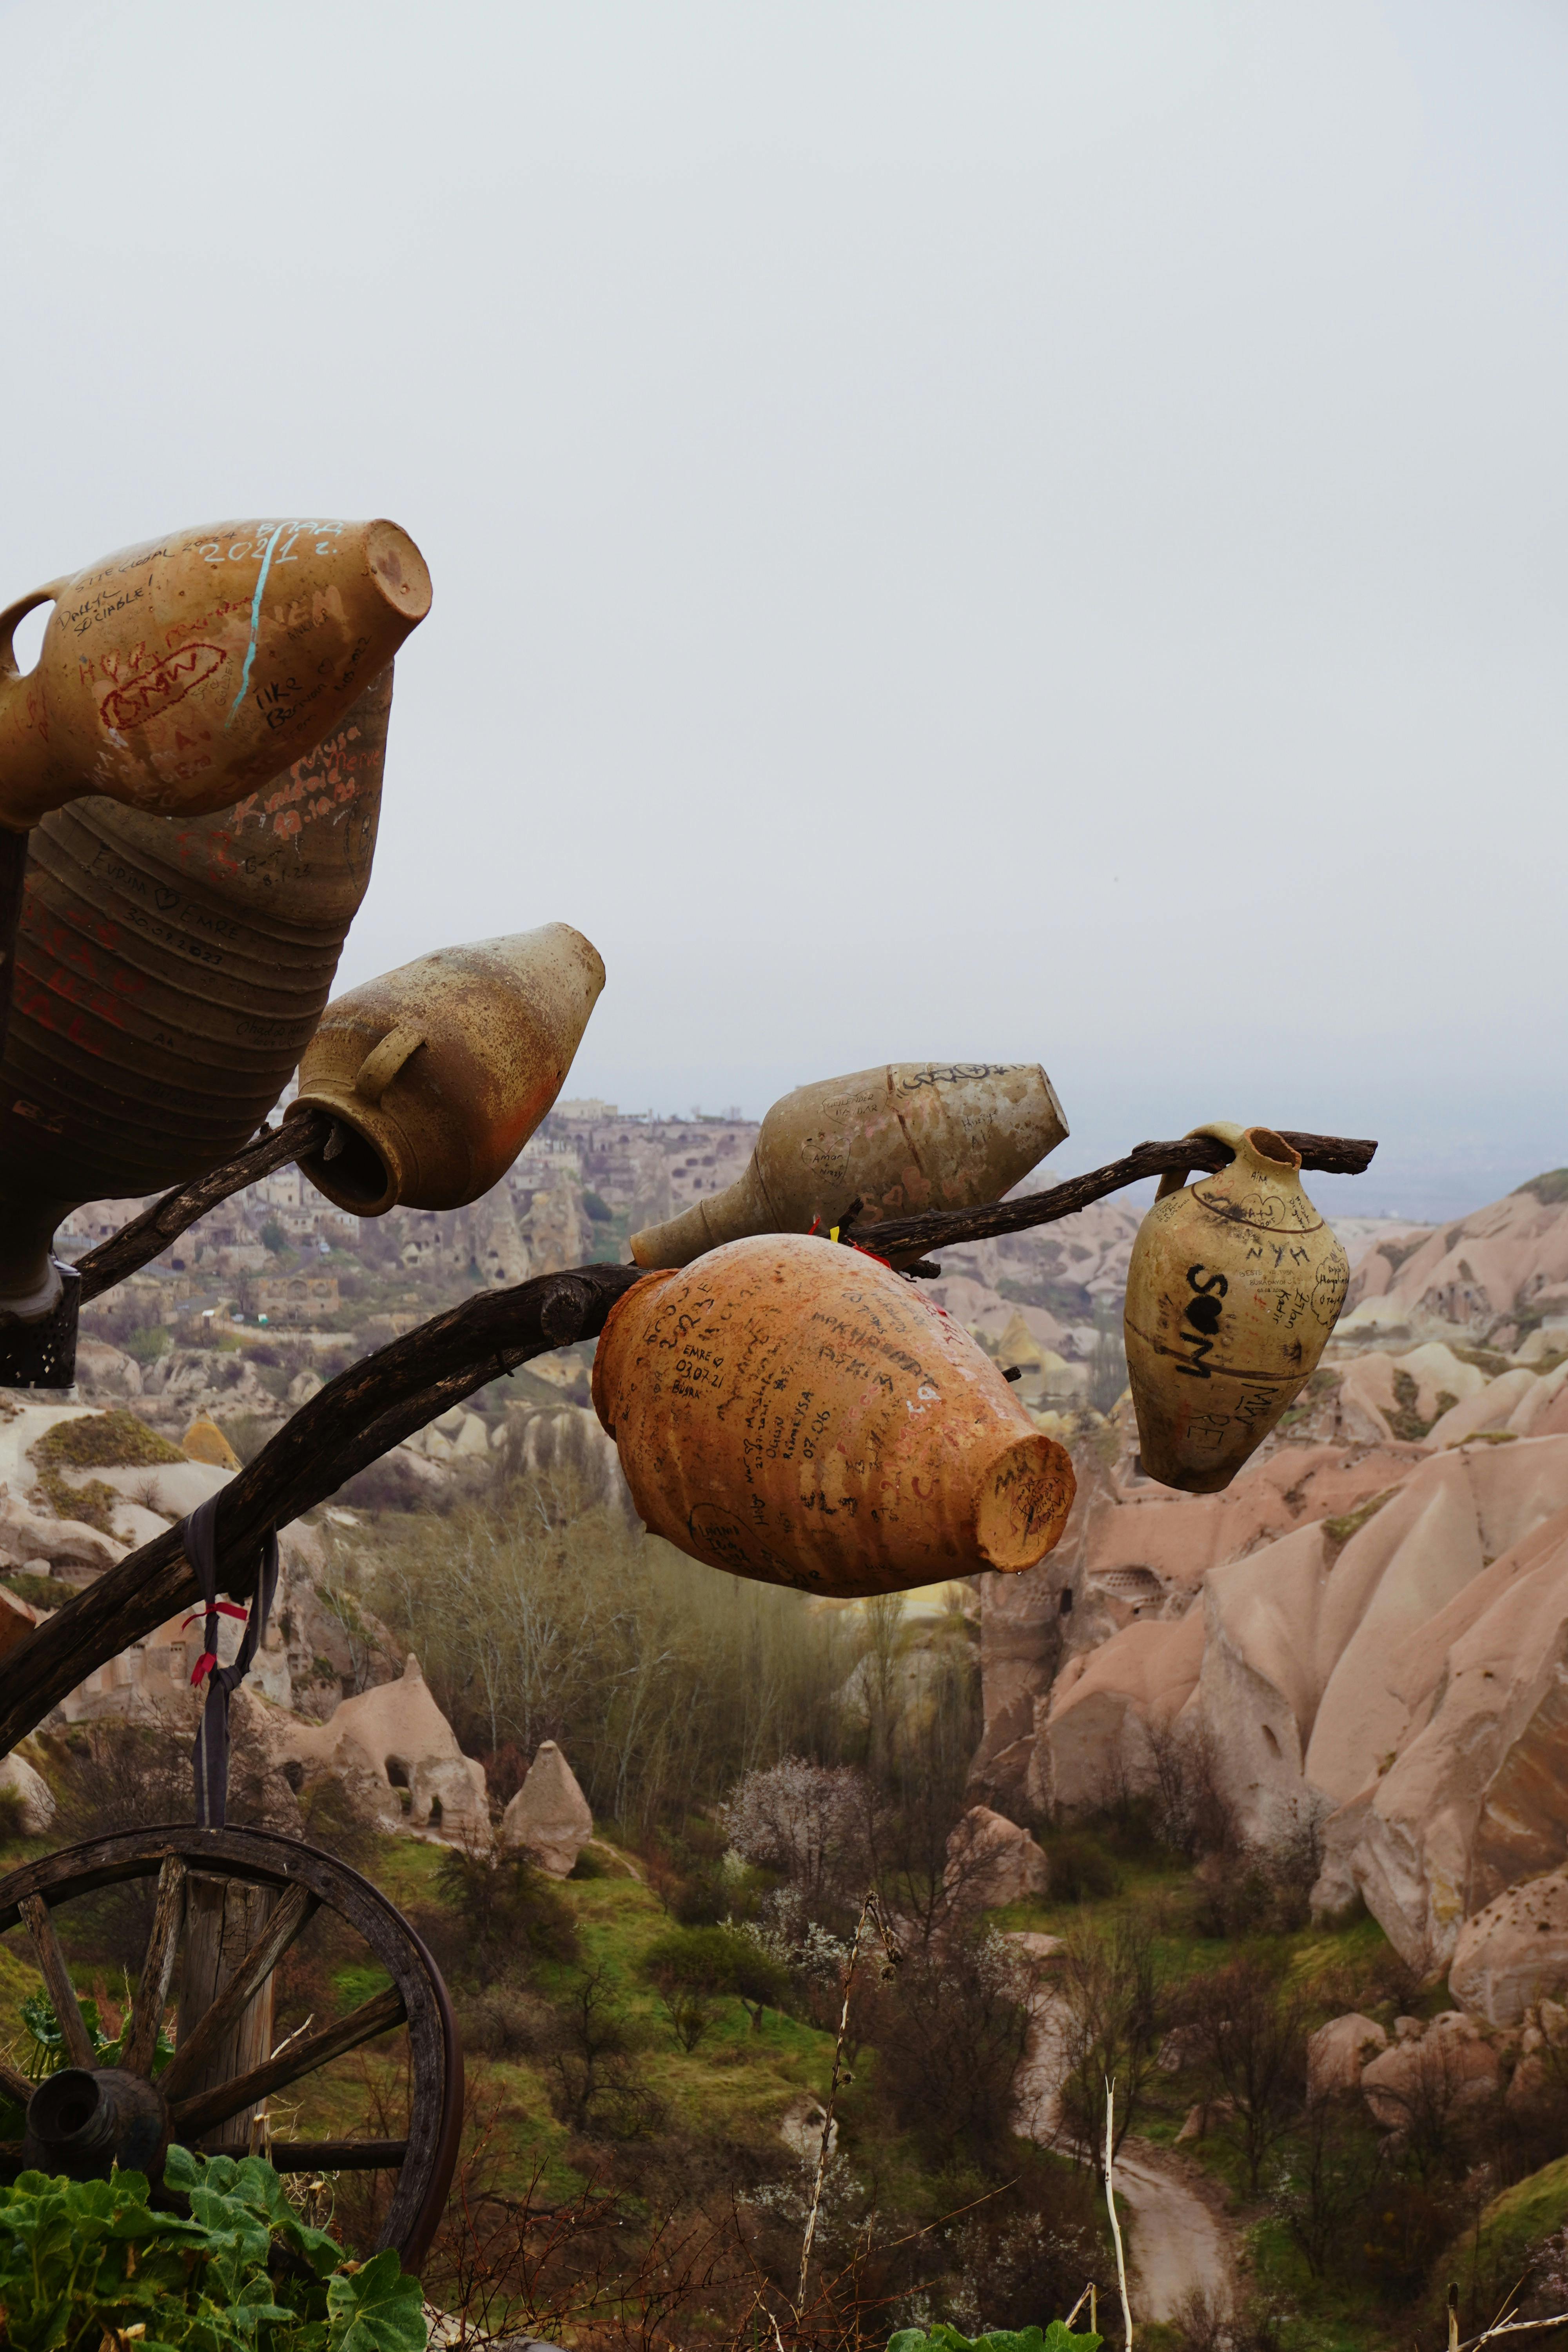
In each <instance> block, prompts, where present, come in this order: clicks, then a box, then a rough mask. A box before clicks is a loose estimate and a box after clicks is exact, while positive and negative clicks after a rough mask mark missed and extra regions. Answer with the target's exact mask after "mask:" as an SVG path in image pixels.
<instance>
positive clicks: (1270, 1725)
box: [1195, 1439, 1568, 1916]
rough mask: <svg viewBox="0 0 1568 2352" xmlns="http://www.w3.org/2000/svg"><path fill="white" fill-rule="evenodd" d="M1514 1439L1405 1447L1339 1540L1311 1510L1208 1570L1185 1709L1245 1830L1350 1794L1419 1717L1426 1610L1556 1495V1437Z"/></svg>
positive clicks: (1435, 1607) (1561, 1464)
mask: <svg viewBox="0 0 1568 2352" xmlns="http://www.w3.org/2000/svg"><path fill="white" fill-rule="evenodd" d="M1521 1446H1522V1447H1523V1449H1524V1450H1523V1452H1522V1453H1521ZM1515 1456H1517V1457H1518V1458H1517V1459H1514V1458H1510V1457H1515ZM1411 1458H1412V1459H1413V1460H1414V1463H1415V1466H1414V1467H1413V1468H1410V1469H1407V1470H1406V1471H1405V1475H1404V1476H1403V1478H1401V1479H1399V1480H1398V1481H1397V1482H1396V1484H1395V1485H1394V1486H1393V1487H1392V1488H1391V1489H1386V1490H1384V1492H1385V1494H1386V1496H1387V1499H1386V1500H1384V1502H1383V1504H1382V1506H1381V1507H1380V1508H1378V1509H1376V1510H1374V1511H1373V1513H1372V1514H1371V1515H1370V1516H1368V1517H1365V1518H1364V1520H1363V1524H1361V1525H1360V1526H1359V1527H1355V1526H1354V1524H1353V1517H1354V1515H1353V1514H1352V1517H1351V1520H1350V1522H1349V1524H1348V1540H1345V1541H1343V1542H1342V1543H1341V1542H1340V1541H1339V1540H1337V1539H1336V1538H1338V1537H1340V1536H1341V1535H1342V1533H1345V1532H1347V1522H1346V1521H1344V1520H1341V1521H1339V1522H1337V1523H1336V1524H1334V1525H1332V1526H1330V1525H1327V1524H1324V1523H1319V1524H1317V1525H1314V1526H1312V1527H1308V1528H1300V1529H1298V1530H1297V1531H1296V1532H1295V1533H1294V1534H1292V1535H1289V1536H1287V1537H1283V1538H1280V1539H1279V1541H1277V1542H1275V1543H1273V1544H1268V1545H1265V1546H1264V1547H1262V1548H1261V1549H1258V1550H1257V1551H1254V1552H1252V1553H1249V1554H1248V1555H1247V1558H1245V1559H1236V1560H1231V1561H1228V1562H1226V1564H1225V1565H1223V1566H1222V1567H1219V1568H1216V1569H1215V1570H1212V1571H1211V1573H1210V1575H1209V1578H1208V1581H1207V1587H1206V1590H1205V1631H1206V1641H1205V1650H1204V1657H1203V1665H1202V1671H1201V1675H1200V1682H1199V1696H1198V1699H1197V1701H1196V1703H1195V1712H1196V1714H1197V1716H1198V1717H1199V1719H1200V1720H1201V1721H1202V1723H1203V1724H1204V1726H1205V1729H1206V1731H1207V1733H1208V1735H1209V1738H1210V1744H1211V1747H1212V1749H1213V1752H1214V1754H1215V1759H1216V1761H1217V1763H1218V1765H1219V1768H1220V1771H1221V1775H1222V1780H1223V1784H1224V1786H1225V1789H1226V1794H1227V1795H1228V1796H1229V1797H1230V1799H1231V1801H1232V1802H1233V1803H1234V1804H1235V1805H1236V1806H1237V1810H1238V1811H1239V1813H1240V1816H1241V1820H1242V1824H1243V1827H1244V1828H1245V1829H1246V1831H1247V1833H1248V1834H1249V1835H1250V1836H1252V1837H1254V1838H1256V1839H1258V1840H1260V1841H1263V1842H1268V1841H1269V1840H1272V1839H1275V1838H1278V1837H1279V1836H1282V1835H1286V1834H1288V1833H1289V1832H1290V1831H1291V1829H1292V1828H1294V1827H1295V1826H1297V1825H1299V1824H1300V1822H1302V1821H1303V1820H1304V1819H1306V1818H1308V1817H1310V1816H1311V1815H1312V1814H1314V1813H1321V1812H1323V1811H1329V1810H1331V1809H1332V1807H1333V1806H1336V1805H1339V1806H1342V1805H1344V1804H1346V1803H1348V1802H1349V1801H1352V1799H1354V1798H1355V1797H1356V1795H1357V1793H1358V1792H1359V1791H1361V1790H1364V1789H1365V1788H1366V1787H1367V1786H1368V1784H1369V1783H1371V1782H1373V1781H1374V1780H1376V1778H1377V1775H1378V1773H1379V1772H1380V1771H1384V1770H1386V1769H1388V1767H1389V1766H1390V1765H1391V1764H1392V1763H1393V1761H1394V1758H1395V1756H1396V1755H1397V1754H1398V1753H1399V1752H1400V1750H1401V1749H1402V1748H1403V1746H1404V1745H1405V1742H1406V1740H1407V1739H1408V1738H1410V1736H1411V1735H1412V1733H1413V1731H1414V1730H1415V1728H1416V1727H1418V1724H1419V1722H1420V1720H1422V1719H1423V1715H1422V1710H1424V1709H1425V1708H1426V1706H1427V1705H1428V1703H1429V1700H1430V1696H1431V1694H1432V1691H1433V1688H1434V1685H1435V1681H1436V1675H1437V1673H1438V1672H1439V1671H1440V1653H1439V1652H1436V1651H1435V1650H1434V1647H1433V1643H1432V1639H1431V1621H1432V1620H1433V1618H1434V1617H1436V1616H1437V1615H1438V1614H1439V1612H1442V1611H1443V1610H1444V1609H1445V1608H1446V1607H1447V1605H1448V1603H1449V1602H1450V1601H1453V1600H1454V1599H1455V1597H1456V1596H1458V1595H1459V1594H1461V1593H1462V1592H1463V1591H1465V1590H1466V1589H1467V1588H1468V1586H1469V1585H1470V1584H1471V1583H1472V1582H1473V1581H1474V1580H1476V1579H1477V1578H1479V1576H1480V1575H1481V1574H1482V1572H1483V1570H1485V1568H1486V1566H1487V1563H1488V1562H1489V1560H1490V1559H1492V1558H1493V1557H1494V1556H1496V1555H1498V1554H1500V1553H1502V1552H1504V1551H1506V1550H1508V1549H1509V1548H1510V1545H1512V1544H1513V1543H1515V1542H1516V1541H1518V1540H1519V1539H1520V1538H1522V1537H1523V1536H1524V1535H1526V1534H1527V1533H1528V1532H1529V1531H1530V1530H1531V1528H1535V1527H1538V1526H1539V1525H1540V1524H1541V1523H1542V1520H1544V1519H1546V1518H1547V1517H1550V1516H1551V1515H1552V1513H1553V1512H1554V1511H1556V1510H1557V1509H1559V1508H1561V1507H1564V1506H1568V1446H1565V1445H1564V1444H1563V1442H1562V1441H1561V1440H1559V1439H1549V1440H1545V1441H1540V1440H1537V1441H1521V1445H1509V1446H1506V1447H1490V1446H1482V1447H1466V1448H1465V1449H1463V1450H1462V1451H1460V1452H1458V1453H1453V1454H1440V1455H1438V1456H1436V1457H1430V1456H1428V1457H1426V1458H1422V1457H1420V1456H1414V1457H1411ZM1367 1499H1368V1500H1369V1501H1375V1500H1376V1497H1375V1496H1369V1497H1368V1498H1367ZM1350 1892H1351V1889H1350V1888H1349V1886H1348V1885H1347V1886H1345V1887H1344V1888H1343V1890H1342V1895H1343V1896H1344V1897H1348V1895H1349V1893H1350ZM1324 1899H1325V1903H1327V1901H1328V1891H1327V1890H1326V1889H1325V1897H1324ZM1373 1907H1374V1908H1375V1907H1376V1906H1373ZM1380 1916H1381V1914H1380Z"/></svg>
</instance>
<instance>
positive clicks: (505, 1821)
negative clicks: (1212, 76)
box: [500, 1739, 594, 1878]
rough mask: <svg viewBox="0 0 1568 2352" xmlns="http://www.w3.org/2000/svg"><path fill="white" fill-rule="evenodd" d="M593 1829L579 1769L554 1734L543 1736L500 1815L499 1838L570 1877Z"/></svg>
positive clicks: (533, 1860)
mask: <svg viewBox="0 0 1568 2352" xmlns="http://www.w3.org/2000/svg"><path fill="white" fill-rule="evenodd" d="M593 1834H594V1815H593V1811H592V1810H591V1808H590V1806H589V1803H588V1800H587V1798H586V1797H585V1796H584V1794H583V1790H582V1785H581V1783H580V1782H579V1780H578V1779H577V1775H576V1774H575V1772H574V1770H573V1769H572V1767H571V1765H570V1764H568V1762H567V1761H566V1759H565V1757H564V1756H563V1754H562V1752H561V1750H560V1748H558V1747H557V1746H556V1744H555V1742H554V1740H553V1739H542V1740H541V1741H540V1743H539V1748H538V1752H537V1754H536V1755H535V1757H534V1759H533V1761H532V1763H531V1765H530V1766H529V1768H528V1772H527V1775H526V1777H525V1779H524V1780H523V1784H522V1786H521V1789H520V1790H518V1792H517V1794H516V1796H515V1797H514V1798H513V1799H512V1801H511V1802H510V1805H508V1807H507V1809H506V1811H505V1812H504V1813H503V1814H502V1815H501V1825H500V1835H501V1843H502V1845H504V1846H507V1847H510V1849H511V1850H512V1851H513V1852H515V1853H526V1855H527V1856H528V1859H529V1860H530V1862H531V1863H532V1864H534V1866H535V1868H536V1869H539V1870H542V1871H543V1872H545V1874H547V1875H548V1876H549V1877H551V1878H570V1876H571V1875H572V1871H573V1866H574V1864H575V1862H576V1860H577V1856H578V1855H579V1854H580V1853H582V1851H583V1848H584V1846H585V1845H586V1844H587V1843H588V1840H589V1839H590V1838H591V1837H592V1836H593Z"/></svg>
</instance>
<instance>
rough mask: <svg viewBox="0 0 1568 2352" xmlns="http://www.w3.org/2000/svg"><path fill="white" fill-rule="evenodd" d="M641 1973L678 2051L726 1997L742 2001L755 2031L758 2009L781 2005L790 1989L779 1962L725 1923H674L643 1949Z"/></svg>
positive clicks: (694, 2039) (692, 2044)
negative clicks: (652, 1990) (664, 2013)
mask: <svg viewBox="0 0 1568 2352" xmlns="http://www.w3.org/2000/svg"><path fill="white" fill-rule="evenodd" d="M642 1974H643V1975H644V1977H645V1978H646V1979H647V1981H648V1983H649V1984H651V1985H652V1986H654V1987H655V1989H656V1990H657V1991H658V1995H659V1998H660V2000H662V2001H663V2002H664V2005H665V2009H666V2011H667V2013H668V2018H669V2021H670V2025H671V2028H672V2029H673V2031H674V2033H675V2037H676V2040H677V2041H678V2042H679V2043H680V2046H681V2048H682V2049H683V2050H695V2048H696V2047H697V2044H698V2042H700V2040H701V2038H702V2035H703V2034H704V2033H705V2032H706V2031H707V2029H708V2027H709V2025H710V2024H711V2023H712V2021H713V2018H714V2015H715V2013H716V2010H717V2004H718V2002H719V2001H720V2000H722V1999H723V1998H724V1997H725V1996H726V1995H730V1996H732V1997H733V1998H734V1999H736V2000H740V2001H742V2003H743V2004H744V2006H745V2008H746V2010H747V2011H748V2013H749V2014H750V2017H751V2020H752V2032H753V2033H754V2032H757V2031H758V2030H759V2028H760V2027H761V2025H762V2021H763V2011H765V2010H769V2009H782V2008H783V2007H784V2002H785V2000H786V1999H787V1997H788V1992H789V1971H788V1970H787V1969H786V1968H785V1967H784V1963H783V1961H782V1960H780V1959H777V1958H775V1957H774V1956H773V1953H772V1952H770V1951H768V1950H767V1949H766V1948H765V1947H764V1946H763V1945H762V1944H759V1943H757V1942H756V1941H755V1939H754V1938H753V1937H750V1936H737V1935H735V1934H734V1933H733V1932H732V1931H731V1929H729V1928H727V1927H678V1928H676V1929H675V1930H674V1931H673V1932H672V1933H671V1934H669V1935H668V1936H661V1937H659V1938H658V1942H657V1943H656V1944H653V1945H650V1947H649V1948H648V1950H647V1952H646V1953H645V1955H644V1957H643V1961H642Z"/></svg>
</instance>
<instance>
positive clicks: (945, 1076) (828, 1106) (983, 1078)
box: [632, 1062, 1068, 1265]
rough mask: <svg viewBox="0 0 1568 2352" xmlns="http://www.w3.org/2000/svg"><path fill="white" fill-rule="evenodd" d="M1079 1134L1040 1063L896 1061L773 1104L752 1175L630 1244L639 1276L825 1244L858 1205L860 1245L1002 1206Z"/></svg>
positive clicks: (749, 1171)
mask: <svg viewBox="0 0 1568 2352" xmlns="http://www.w3.org/2000/svg"><path fill="white" fill-rule="evenodd" d="M1067 1131H1068V1127H1067V1121H1066V1119H1065V1118H1063V1117H1062V1107H1061V1105H1060V1103H1059V1102H1058V1100H1057V1097H1056V1093H1055V1090H1054V1089H1053V1087H1052V1086H1051V1082H1050V1080H1049V1078H1047V1076H1046V1074H1045V1072H1044V1070H1042V1069H1041V1068H1040V1067H1039V1066H1038V1064H1037V1063H1034V1062H945V1063H942V1062H889V1063H887V1064H885V1065H884V1066H883V1067H882V1068H880V1069H877V1070H857V1071H855V1072H854V1074H853V1075H852V1076H849V1077H847V1078H823V1079H820V1080H819V1081H818V1082H817V1084H816V1085H815V1086H809V1087H796V1088H795V1092H794V1094H792V1095H785V1096H784V1099H783V1101H782V1102H776V1103H774V1105H773V1108H772V1110H770V1111H769V1113H768V1115H767V1117H766V1118H764V1119H763V1124H762V1131H761V1133H760V1134H759V1135H758V1137H757V1140H756V1146H755V1149H754V1150H753V1151H752V1157H751V1160H750V1161H749V1162H748V1164H747V1166H746V1168H745V1170H744V1171H743V1172H742V1175H740V1176H739V1177H738V1178H737V1179H736V1181H735V1182H734V1183H733V1184H731V1186H730V1187H729V1188H728V1190H727V1191H725V1192H716V1193H715V1194H714V1196H713V1198H712V1199H711V1200H710V1201H698V1202H694V1203H693V1205H692V1206H691V1207H690V1208H689V1209H688V1210H686V1211H685V1212H684V1213H683V1214H682V1215H680V1216H679V1217H673V1218H671V1219H670V1221H669V1223H668V1224H663V1225H650V1226H649V1227H648V1228H647V1231H646V1232H645V1233H640V1234H633V1235H632V1255H633V1257H634V1258H635V1259H636V1261H637V1265H690V1263H691V1261H692V1259H693V1258H696V1257H700V1256H701V1255H702V1253H703V1251H704V1250H710V1249H717V1248H718V1247H719V1246H720V1244H721V1243H723V1242H732V1241H739V1240H740V1239H741V1237H742V1234H804V1233H809V1232H810V1231H811V1229H812V1227H813V1225H814V1224H815V1225H816V1226H818V1227H820V1229H821V1230H822V1232H824V1233H827V1232H829V1231H830V1230H831V1228H832V1227H833V1226H834V1225H836V1224H837V1223H838V1222H839V1220H840V1219H841V1218H842V1217H843V1215H844V1213H845V1212H846V1210H847V1208H848V1207H849V1205H850V1203H851V1202H852V1201H854V1200H855V1199H856V1198H857V1196H858V1198H859V1201H860V1203H861V1206H860V1213H859V1215H858V1217H857V1219H856V1221H855V1232H856V1234H857V1237H858V1238H860V1239H864V1240H867V1241H869V1240H870V1238H871V1232H870V1229H871V1228H872V1227H873V1226H874V1225H876V1224H877V1223H879V1221H880V1219H882V1218H883V1217H907V1216H912V1215H914V1214H915V1213H917V1212H918V1211H920V1210H922V1209H967V1208H973V1207H974V1206H975V1205H976V1204H977V1203H978V1202H983V1201H998V1200H1000V1199H1001V1197H1002V1195H1003V1194H1004V1193H1005V1192H1011V1190H1012V1188H1013V1186H1014V1185H1015V1184H1016V1183H1017V1182H1018V1181H1019V1180H1020V1178H1022V1177H1024V1176H1026V1175H1027V1174H1028V1172H1029V1171H1030V1169H1031V1168H1033V1167H1034V1165H1035V1163H1036V1161H1037V1160H1043V1159H1044V1158H1045V1156H1046V1154H1047V1151H1054V1150H1056V1148H1057V1145H1058V1143H1059V1142H1060V1141H1061V1140H1062V1138H1063V1137H1064V1136H1065V1135H1066V1133H1067Z"/></svg>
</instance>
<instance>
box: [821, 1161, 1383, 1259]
mask: <svg viewBox="0 0 1568 2352" xmlns="http://www.w3.org/2000/svg"><path fill="white" fill-rule="evenodd" d="M1278 1132H1279V1134H1281V1135H1282V1136H1283V1137H1284V1139H1285V1141H1286V1142H1287V1143H1288V1144H1289V1145H1290V1146H1291V1148H1292V1150H1296V1151H1299V1152H1300V1155H1301V1165H1302V1167H1303V1168H1304V1169H1305V1168H1316V1169H1321V1170H1324V1171H1327V1172H1328V1173H1330V1174H1332V1175H1336V1176H1360V1175H1363V1174H1364V1173H1365V1171H1366V1170H1367V1169H1368V1168H1369V1167H1370V1165H1371V1164H1372V1157H1373V1152H1374V1151H1375V1150H1377V1146H1376V1144H1375V1143H1370V1142H1367V1141H1366V1140H1365V1139H1363V1138H1361V1137H1358V1136H1348V1135H1301V1134H1297V1133H1294V1132H1292V1131H1290V1130H1289V1129H1283V1128H1281V1129H1279V1130H1278ZM1234 1157H1235V1155H1234V1153H1233V1152H1232V1151H1231V1150H1230V1147H1229V1145H1228V1144H1225V1143H1216V1142H1215V1139H1213V1137H1212V1136H1202V1135H1200V1136H1193V1137H1183V1138H1182V1139H1181V1140H1180V1141H1179V1142H1174V1143H1140V1144H1138V1145H1137V1146H1136V1147H1135V1148H1134V1149H1133V1150H1131V1151H1130V1152H1129V1153H1128V1154H1127V1157H1126V1159H1125V1160H1111V1161H1110V1164H1109V1165H1108V1166H1107V1167H1104V1168H1095V1169H1091V1170H1090V1171H1089V1174H1088V1175H1087V1176H1074V1177H1073V1178H1071V1179H1070V1181H1068V1182H1067V1183H1066V1184H1057V1185H1054V1186H1053V1187H1052V1189H1051V1190H1050V1191H1049V1192H1029V1193H1026V1195H1025V1197H1024V1198H1023V1200H1021V1201H993V1202H990V1203H989V1204H988V1205H987V1206H986V1207H984V1208H980V1209H932V1210H929V1211H928V1212H927V1213H925V1214H924V1215H921V1216H918V1217H884V1218H883V1219H882V1221H881V1223H879V1224H876V1225H866V1226H863V1227H862V1228H860V1230H859V1231H858V1234H857V1235H856V1238H857V1239H858V1240H860V1241H863V1242H864V1243H865V1244H866V1246H867V1248H868V1249H874V1250H875V1251H876V1253H877V1255H878V1256H879V1257H887V1258H891V1259H892V1261H893V1263H894V1264H895V1265H898V1264H900V1263H902V1262H907V1261H908V1260H909V1259H910V1258H918V1257H922V1256H923V1255H925V1253H926V1251H927V1250H939V1249H956V1248H957V1246H958V1244H960V1243H961V1242H988V1241H993V1240H994V1239H995V1237H996V1236H997V1235H998V1234H1021V1233H1026V1232H1027V1231H1028V1229H1029V1227H1030V1226H1031V1225H1050V1224H1055V1223H1056V1222H1057V1219H1058V1217H1071V1216H1076V1215H1077V1213H1078V1212H1079V1209H1087V1208H1088V1207H1089V1205H1090V1203H1091V1202H1095V1201H1103V1200H1104V1198H1105V1196H1106V1194H1107V1193H1108V1192H1121V1190H1122V1188H1123V1186H1124V1185H1128V1184H1137V1183H1141V1182H1142V1180H1143V1178H1144V1177H1145V1176H1174V1175H1184V1174H1185V1173H1186V1171H1188V1170H1189V1169H1192V1168H1201V1169H1206V1170H1207V1171H1209V1173H1210V1174H1211V1175H1212V1174H1215V1173H1217V1171H1219V1170H1220V1169H1222V1168H1227V1167H1228V1166H1229V1165H1230V1162H1231V1160H1232V1159H1233V1158H1234Z"/></svg>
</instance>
